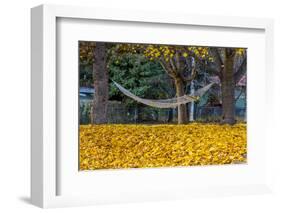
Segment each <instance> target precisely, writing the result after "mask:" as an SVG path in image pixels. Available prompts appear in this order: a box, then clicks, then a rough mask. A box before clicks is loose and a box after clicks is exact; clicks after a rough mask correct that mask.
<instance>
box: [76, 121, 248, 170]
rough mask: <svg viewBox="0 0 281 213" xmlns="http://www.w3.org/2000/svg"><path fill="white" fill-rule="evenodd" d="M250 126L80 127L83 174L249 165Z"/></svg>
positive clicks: (199, 124) (81, 167)
mask: <svg viewBox="0 0 281 213" xmlns="http://www.w3.org/2000/svg"><path fill="white" fill-rule="evenodd" d="M246 155H247V144H246V124H236V125H234V126H230V125H219V124H202V123H192V124H187V125H139V124H138V125H131V124H128V125H127V124H126V125H124V124H112V125H80V170H94V169H116V168H146V167H174V166H194V165H217V164H233V163H235V164H236V163H245V162H246Z"/></svg>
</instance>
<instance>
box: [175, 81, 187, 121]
mask: <svg viewBox="0 0 281 213" xmlns="http://www.w3.org/2000/svg"><path fill="white" fill-rule="evenodd" d="M175 85H176V93H177V97H181V96H183V95H184V83H183V81H182V80H181V79H175ZM187 122H188V117H187V109H186V104H181V105H179V106H178V124H184V123H187Z"/></svg>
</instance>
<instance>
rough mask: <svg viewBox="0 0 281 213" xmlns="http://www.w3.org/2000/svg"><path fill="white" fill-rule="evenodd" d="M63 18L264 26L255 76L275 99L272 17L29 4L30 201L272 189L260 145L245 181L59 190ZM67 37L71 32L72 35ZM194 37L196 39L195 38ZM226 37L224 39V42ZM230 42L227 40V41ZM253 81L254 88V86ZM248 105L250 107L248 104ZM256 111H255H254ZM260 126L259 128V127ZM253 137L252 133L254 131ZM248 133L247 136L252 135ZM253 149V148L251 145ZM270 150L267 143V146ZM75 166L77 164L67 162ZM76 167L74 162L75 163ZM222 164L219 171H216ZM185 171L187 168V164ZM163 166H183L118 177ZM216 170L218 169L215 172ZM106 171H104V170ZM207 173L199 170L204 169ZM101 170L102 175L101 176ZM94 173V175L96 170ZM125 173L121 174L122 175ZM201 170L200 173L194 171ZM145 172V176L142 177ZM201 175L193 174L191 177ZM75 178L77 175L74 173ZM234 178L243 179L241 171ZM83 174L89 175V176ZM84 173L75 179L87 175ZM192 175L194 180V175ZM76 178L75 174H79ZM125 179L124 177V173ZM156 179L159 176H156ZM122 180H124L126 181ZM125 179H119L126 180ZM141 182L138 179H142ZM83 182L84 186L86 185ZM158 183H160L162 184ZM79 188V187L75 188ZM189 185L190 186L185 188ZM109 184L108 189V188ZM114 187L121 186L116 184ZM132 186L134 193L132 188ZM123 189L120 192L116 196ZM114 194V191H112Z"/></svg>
mask: <svg viewBox="0 0 281 213" xmlns="http://www.w3.org/2000/svg"><path fill="white" fill-rule="evenodd" d="M62 18H63V19H64V20H65V19H67V20H70V21H71V20H87V21H88V22H89V21H91V20H93V21H94V20H98V21H100V24H101V25H102V23H103V22H106V21H113V22H114V21H116V22H118V26H120V27H121V26H122V23H128V22H129V23H135V24H136V25H137V24H138V23H143V25H146V24H153V25H154V26H165V27H166V28H172V27H173V26H195V27H201V28H211V29H216V28H218V29H223V30H226V31H228V32H232V31H233V30H236V31H237V30H238V31H239V30H256V31H259V32H262V34H263V35H262V36H263V37H262V38H261V39H262V41H264V42H265V43H264V44H263V45H264V48H263V49H262V51H263V52H262V53H261V57H262V60H261V61H263V65H264V66H262V68H260V69H261V73H260V76H266V78H265V79H262V78H259V79H258V78H256V80H257V81H264V87H261V88H260V90H261V93H262V95H263V96H264V97H265V98H266V100H267V102H266V104H273V101H274V100H273V97H272V96H271V95H270V93H269V91H270V90H271V89H272V88H273V85H272V83H271V82H272V81H271V79H272V78H273V61H272V58H273V21H272V20H270V19H256V18H241V17H216V16H203V15H188V14H165V13H154V12H148V11H121V10H112V9H108V8H104V9H101V8H84V7H74V6H54V5H41V6H38V7H35V8H32V10H31V26H32V29H31V42H32V46H31V56H32V63H31V65H32V66H31V69H32V70H31V82H32V88H31V90H32V92H31V97H32V103H31V112H32V113H31V114H32V117H31V131H32V132H31V201H32V203H33V204H35V205H37V206H40V207H43V208H47V207H62V206H76V205H92V204H97V203H116V202H129V201H132V202H138V201H144V200H165V199H182V198H186V197H198V196H199V197H201V196H215V195H218V196H221V195H233V194H237V195H240V194H253V193H265V192H270V191H271V182H270V180H271V171H270V168H271V165H270V161H269V160H268V159H269V157H270V154H269V153H268V151H266V150H265V149H264V151H257V154H256V158H255V159H257V158H259V157H262V160H263V161H264V163H263V165H262V166H261V167H262V168H256V170H253V171H256V173H255V172H253V173H249V174H248V176H247V178H248V179H247V178H246V179H247V180H245V181H244V182H243V180H241V181H240V182H236V183H235V184H231V177H229V178H230V180H228V182H227V181H226V182H224V183H222V182H221V183H216V184H215V185H208V183H206V184H205V185H204V186H203V187H200V181H195V182H193V183H192V185H193V187H191V186H190V185H186V186H185V187H183V188H182V189H181V188H179V187H178V186H176V185H169V187H167V188H161V187H163V185H159V186H158V188H155V189H152V190H151V191H149V190H150V189H149V188H145V187H144V188H143V189H144V190H143V192H142V193H140V191H138V190H140V189H134V188H132V185H128V187H127V188H129V187H130V188H131V189H130V191H123V192H122V191H114V192H112V193H110V191H105V192H104V193H101V191H100V193H99V194H96V195H89V194H87V193H85V194H83V193H84V192H85V190H87V189H84V191H83V190H81V193H80V194H79V195H77V194H71V193H69V194H60V192H59V191H60V190H59V188H60V187H59V186H60V185H61V184H64V183H62V182H61V180H65V179H63V178H62V179H61V178H60V175H59V174H60V173H61V171H64V167H63V168H62V167H61V166H60V165H66V164H67V163H66V162H64V164H59V159H64V158H61V156H60V152H59V151H58V150H59V148H60V147H59V146H58V144H57V140H58V134H59V133H58V131H57V119H58V116H59V115H58V113H57V108H58V103H59V102H58V100H57V97H58V95H57V93H58V88H59V86H60V85H59V84H60V81H58V79H57V70H58V69H59V68H58V61H57V60H58V59H57V57H58V54H57V51H58V49H59V44H58V40H57V38H58V31H59V30H60V29H59V30H58V27H59V24H58V21H59V20H60V19H62ZM111 36H112V35H111ZM70 37H71V36H70ZM163 42H164V41H163ZM194 42H196V41H194ZM225 42H226V43H222V44H227V41H225ZM229 44H231V42H230V43H229ZM69 79H71V81H75V77H74V76H73V75H70V76H69ZM254 89H255V88H254V86H253V87H252V90H254ZM256 102H257V100H256V99H254V101H252V106H253V105H254V104H255V103H256ZM260 107H261V108H260V110H261V109H263V108H262V107H265V104H264V105H262V104H261V106H260ZM250 110H251V109H250ZM271 113H272V112H267V114H265V116H264V117H263V118H262V119H263V121H264V124H265V127H264V128H265V129H266V131H263V132H262V133H259V134H260V135H259V136H261V137H262V138H263V139H264V140H263V142H261V143H262V144H261V146H260V147H262V148H265V147H266V148H268V146H269V147H270V131H272V130H271V125H272V124H271V117H270V116H269V115H270V114H271ZM252 116H254V115H252ZM259 128H260V126H253V127H251V128H250V132H254V131H258V130H259ZM258 132H259V131H258ZM253 138H254V137H253ZM250 139H251V138H250ZM253 150H254V149H253ZM267 150H268V149H267ZM73 152H74V150H73V149H71V148H70V149H69V153H70V155H72V154H73V155H76V153H73ZM70 166H72V167H74V166H75V165H70ZM76 168H77V167H76ZM247 169H248V167H239V168H238V167H236V168H234V169H232V168H231V169H229V167H224V168H223V167H222V169H220V168H219V167H218V168H206V170H209V171H208V173H206V174H212V173H213V172H215V173H216V174H227V173H229V174H231V172H234V170H237V171H240V172H241V171H245V172H247ZM196 170H197V169H196V168H193V169H189V170H188V171H191V172H194V173H196ZM219 170H220V171H219ZM186 171H187V170H186ZM167 172H173V173H170V174H172V175H170V176H169V178H170V179H173V178H174V179H176V178H177V177H179V172H181V173H182V172H185V168H179V169H178V168H177V169H160V170H159V169H150V170H137V171H135V172H134V173H132V174H133V175H132V176H130V175H128V171H121V172H119V175H121V176H120V177H122V178H123V177H124V178H127V179H129V178H134V177H136V174H138V175H140V176H142V177H143V178H151V176H149V175H151V174H153V175H154V176H155V177H158V178H161V177H164V176H163V175H166V176H165V177H166V178H168V177H167ZM217 172H218V173H217ZM108 174H109V173H107V175H108ZM206 174H205V173H204V174H203V173H202V174H201V177H202V175H206ZM258 174H262V175H261V176H262V178H259V177H254V176H253V177H252V178H253V179H256V180H257V181H253V184H250V180H249V179H250V177H251V175H258ZM98 175H100V179H99V180H101V181H102V179H103V178H104V177H105V176H103V174H101V173H100V174H98ZM98 175H97V176H98ZM122 175H124V176H122ZM198 175H200V174H198ZM146 176H147V177H146ZM197 177H199V176H195V177H194V179H195V180H196V178H197ZM75 178H76V177H75ZM75 178H72V177H71V178H69V181H68V182H69V183H68V185H67V186H71V184H72V185H74V186H75V185H76V184H78V183H77V182H75ZM107 178H108V179H107V181H108V180H110V178H111V177H107ZM238 178H241V179H242V176H239V177H238ZM86 179H88V180H89V177H87V178H86ZM86 179H79V180H80V181H81V180H83V181H84V180H85V181H86ZM194 179H193V180H194ZM77 180H78V179H77ZM124 180H126V179H124ZM155 182H157V180H155ZM179 182H180V181H179ZM125 183H126V181H125ZM125 183H123V184H125ZM140 186H141V184H140ZM85 187H86V186H84V188H85ZM125 188H126V186H125ZM160 188H161V189H160ZM74 189H75V190H77V187H76V188H75V187H74V188H73V190H74ZM187 189H188V190H187ZM108 190H109V189H108ZM116 190H121V189H119V188H116ZM134 190H135V193H134ZM120 193H123V196H120ZM111 194H112V196H111Z"/></svg>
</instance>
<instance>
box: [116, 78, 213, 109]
mask: <svg viewBox="0 0 281 213" xmlns="http://www.w3.org/2000/svg"><path fill="white" fill-rule="evenodd" d="M113 83H114V84H115V86H116V87H117V88H118V89H119V90H120V91H121V92H122V93H123V94H124V95H126V96H128V97H130V98H132V99H134V100H135V101H137V102H140V103H143V104H145V105H148V106H151V107H156V108H176V107H177V106H178V105H181V104H186V103H189V102H192V101H196V100H198V99H199V98H200V97H201V96H202V95H204V94H205V93H206V92H207V91H208V90H209V89H210V88H211V86H212V85H213V84H214V83H210V84H208V85H207V86H205V87H203V88H201V89H198V90H196V91H195V92H194V93H192V94H190V95H184V96H181V97H176V98H171V99H160V100H151V99H144V98H140V97H138V96H136V95H134V94H133V93H131V92H130V91H129V90H127V89H125V88H124V87H122V86H121V85H120V84H118V83H117V82H115V81H113Z"/></svg>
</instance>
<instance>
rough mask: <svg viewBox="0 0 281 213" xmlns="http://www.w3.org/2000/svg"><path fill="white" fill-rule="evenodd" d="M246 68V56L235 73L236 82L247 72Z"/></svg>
mask: <svg viewBox="0 0 281 213" xmlns="http://www.w3.org/2000/svg"><path fill="white" fill-rule="evenodd" d="M246 69H247V57H245V58H244V59H243V61H242V63H241V65H240V66H239V68H238V69H237V71H236V72H235V73H234V81H235V84H237V83H238V82H239V81H240V79H241V78H242V76H243V75H244V74H245V73H246Z"/></svg>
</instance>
